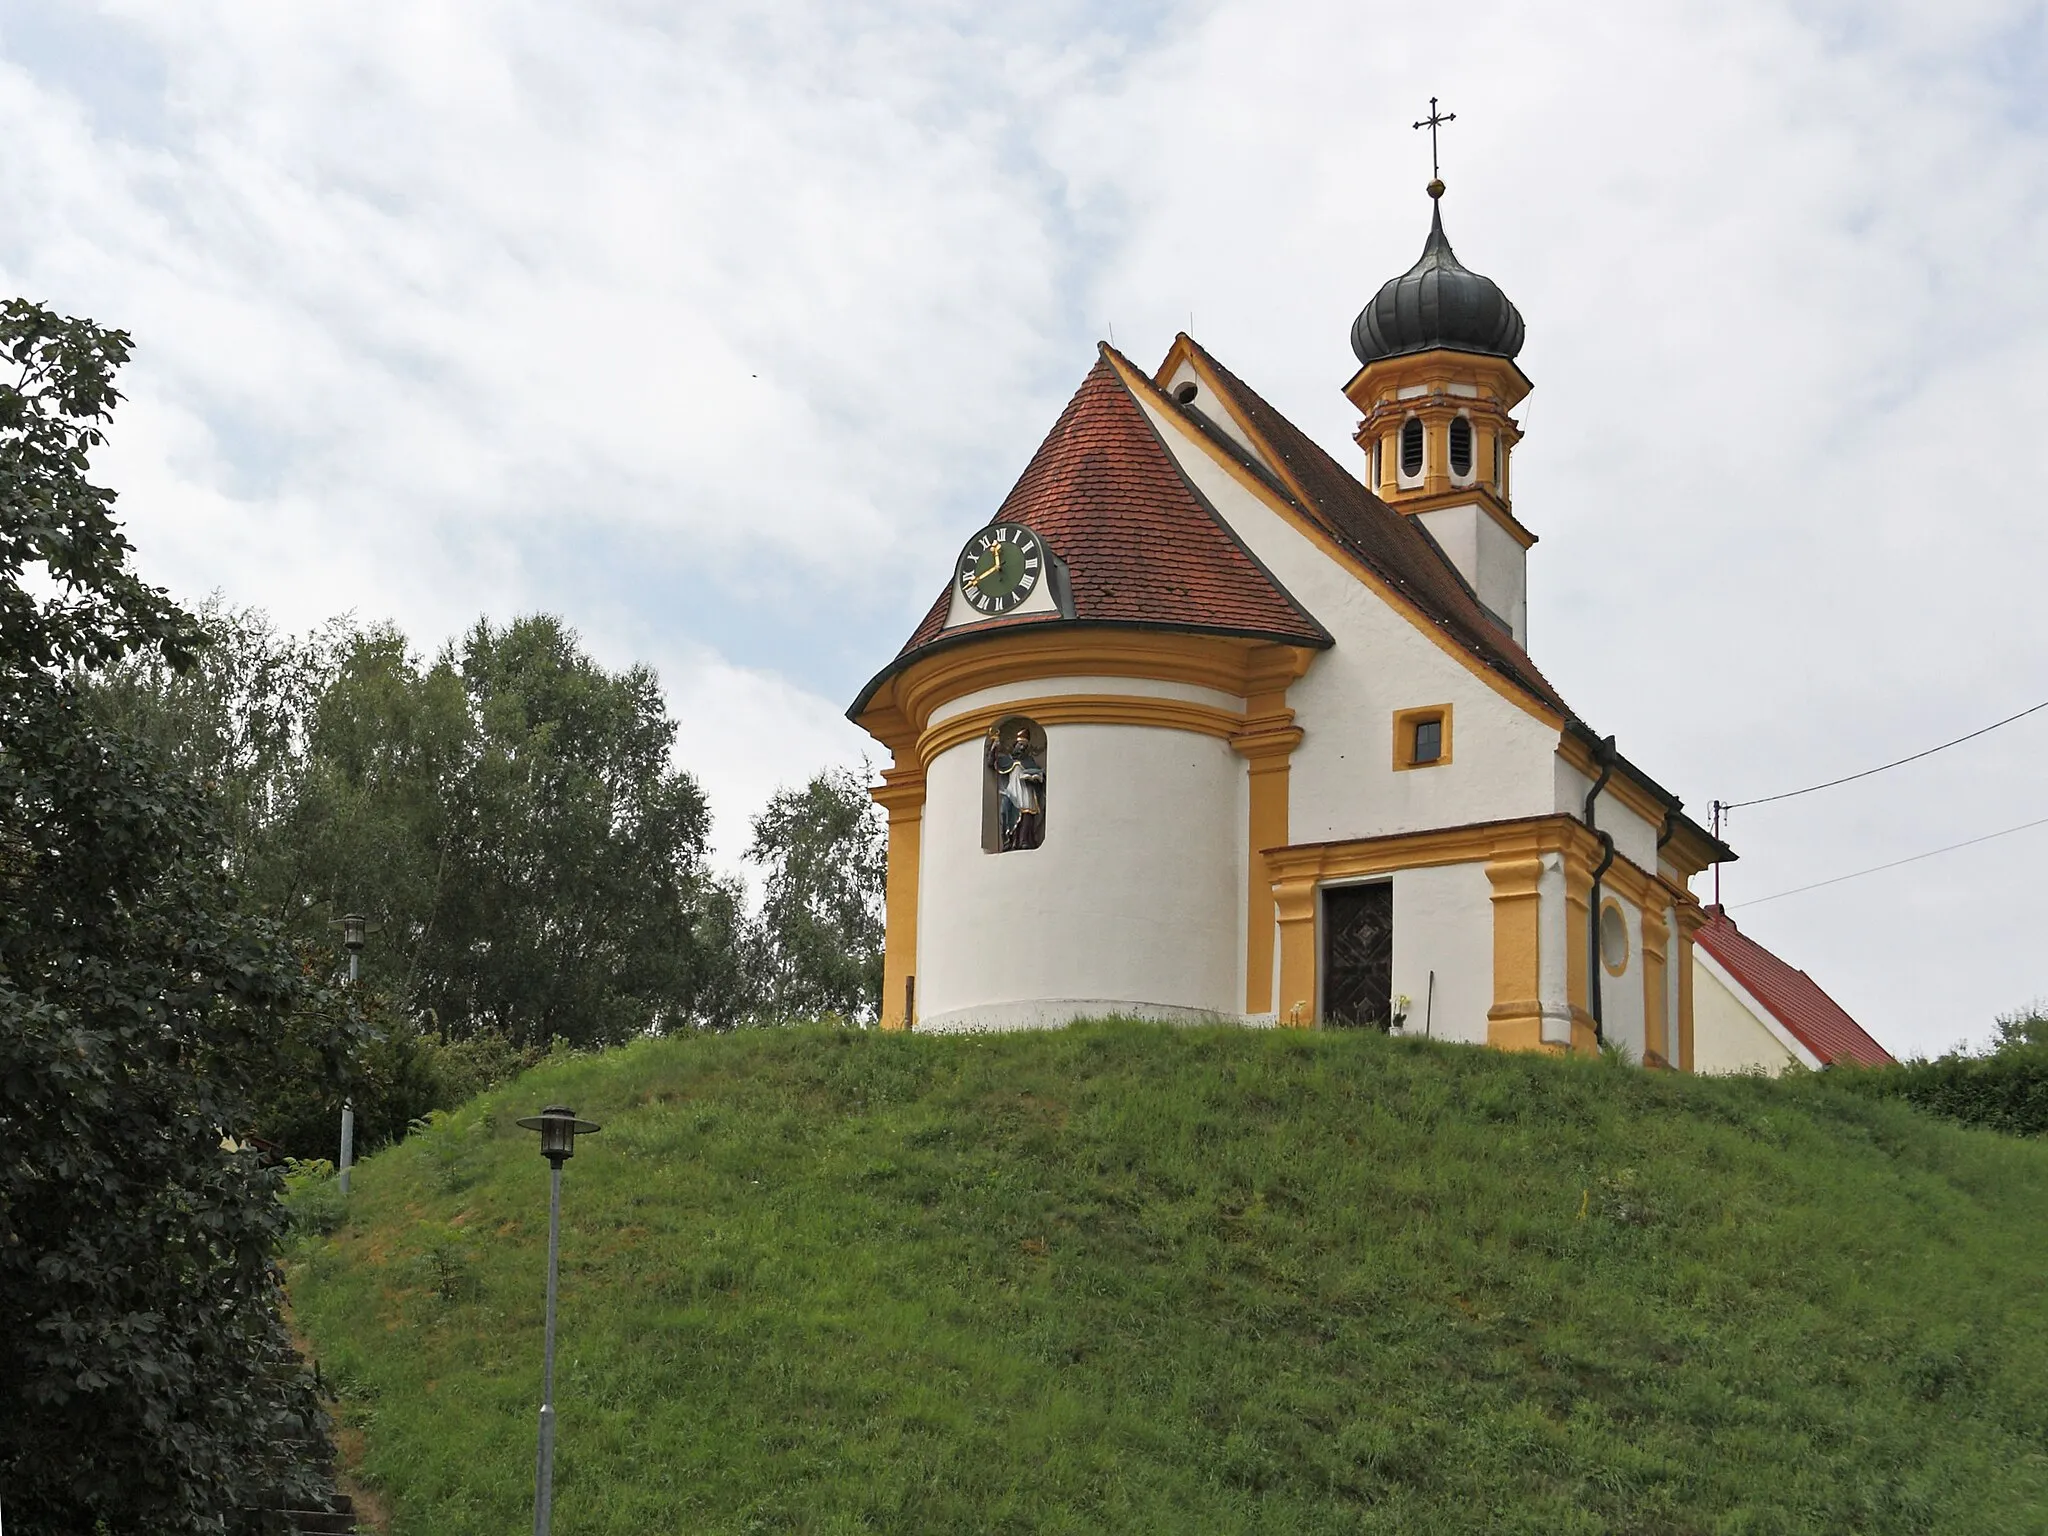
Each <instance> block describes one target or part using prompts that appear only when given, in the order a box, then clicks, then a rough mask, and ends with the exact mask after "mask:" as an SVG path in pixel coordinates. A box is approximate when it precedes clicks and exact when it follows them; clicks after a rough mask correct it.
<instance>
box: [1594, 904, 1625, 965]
mask: <svg viewBox="0 0 2048 1536" xmlns="http://www.w3.org/2000/svg"><path fill="white" fill-rule="evenodd" d="M1600 963H1601V964H1602V965H1604V966H1606V967H1607V974H1608V975H1610V976H1619V975H1620V974H1621V973H1622V972H1623V971H1625V970H1627V969H1628V920H1627V919H1626V918H1624V917H1623V916H1622V915H1621V908H1620V907H1618V906H1616V905H1615V904H1614V903H1613V902H1611V901H1610V902H1608V903H1607V905H1606V906H1604V907H1602V908H1601V909H1600Z"/></svg>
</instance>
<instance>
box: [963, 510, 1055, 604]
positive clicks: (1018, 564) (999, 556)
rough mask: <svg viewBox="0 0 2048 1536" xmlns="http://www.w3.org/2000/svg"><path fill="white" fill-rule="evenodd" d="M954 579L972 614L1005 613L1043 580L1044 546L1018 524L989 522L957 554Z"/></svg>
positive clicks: (1035, 535)
mask: <svg viewBox="0 0 2048 1536" xmlns="http://www.w3.org/2000/svg"><path fill="white" fill-rule="evenodd" d="M954 579H955V580H956V581H957V582H958V583H959V586H960V595H961V596H962V597H964V598H965V599H967V606H968V607H970V608H972V609H973V610H974V611H975V612H976V613H983V614H987V615H988V616H989V617H991V618H993V617H995V616H996V615H998V614H1004V613H1008V612H1010V611H1011V610H1012V609H1014V608H1015V607H1016V606H1017V605H1018V604H1019V603H1021V602H1023V601H1024V600H1025V599H1026V598H1027V597H1029V596H1030V595H1031V594H1032V593H1033V592H1036V591H1037V590H1038V584H1039V582H1041V581H1043V580H1044V579H1045V546H1044V545H1043V544H1041V543H1040V542H1039V541H1038V535H1037V534H1035V533H1033V532H1032V531H1031V530H1030V529H1029V528H1026V527H1025V526H1024V525H1023V524H1022V523H991V524H989V526H988V527H986V528H984V529H982V530H981V532H979V533H977V534H976V535H975V536H974V537H973V538H971V539H969V540H968V541H967V547H966V548H964V549H962V550H961V551H960V569H959V571H958V573H957V575H956V576H955V578H954Z"/></svg>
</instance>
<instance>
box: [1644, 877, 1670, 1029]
mask: <svg viewBox="0 0 2048 1536" xmlns="http://www.w3.org/2000/svg"><path fill="white" fill-rule="evenodd" d="M1670 937H1671V928H1670V925H1669V924H1668V923H1666V922H1665V921H1664V910H1663V908H1661V907H1657V906H1645V907H1644V908H1643V1065H1644V1066H1646V1067H1668V1066H1670V1065H1671V1031H1670V1022H1669V1020H1668V1019H1667V1017H1666V1015H1667V1013H1668V1012H1669V1009H1668V1008H1667V1007H1666V1006H1665V996H1664V993H1665V985H1664V958H1665V956H1664V950H1665V945H1666V944H1667V943H1669V942H1670Z"/></svg>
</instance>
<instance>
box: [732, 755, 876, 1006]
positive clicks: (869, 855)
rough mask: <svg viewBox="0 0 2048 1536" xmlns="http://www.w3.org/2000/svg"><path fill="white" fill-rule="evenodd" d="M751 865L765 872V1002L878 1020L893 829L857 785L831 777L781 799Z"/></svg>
mask: <svg viewBox="0 0 2048 1536" xmlns="http://www.w3.org/2000/svg"><path fill="white" fill-rule="evenodd" d="M747 858H748V859H749V860H750V861H751V862H753V863H756V864H760V865H762V866H764V867H765V868H766V870H767V890H766V893H765V895H764V898H763V900H762V904H761V921H760V930H759V935H758V938H757V941H756V942H757V945H758V952H757V957H756V960H755V969H756V973H757V977H756V984H757V988H758V991H759V994H760V1001H761V1002H762V1003H763V1004H765V1005H766V1006H768V1007H769V1008H771V1009H773V1010H774V1011H776V1012H779V1013H783V1014H796V1015H802V1014H818V1013H826V1012H832V1013H840V1014H844V1015H845V1016H846V1017H848V1018H854V1019H863V1020H866V1019H872V1018H874V1017H875V1016H876V1015H877V1013H878V1012H879V1011H880V1006H881V1001H882V886H883V879H884V876H885V873H886V871H887V866H888V849H887V828H886V824H885V823H884V821H883V819H882V813H881V810H880V808H879V807H877V806H876V805H875V803H874V801H873V800H871V799H870V798H869V797H868V793H867V790H866V789H865V788H863V787H862V784H861V781H860V779H859V778H858V777H857V776H855V775H854V774H852V773H850V772H848V771H847V770H845V769H843V768H838V769H827V770H826V771H824V772H823V773H820V774H818V775H817V776H816V777H815V778H813V779H812V780H811V782H810V783H808V784H806V785H805V786H804V787H803V788H802V789H785V790H780V791H778V792H777V793H776V795H775V798H774V799H772V800H771V801H769V802H768V808H767V809H766V810H764V811H763V812H761V814H760V815H758V816H756V817H755V818H754V840H753V843H752V845H751V846H750V847H749V848H748V849H747Z"/></svg>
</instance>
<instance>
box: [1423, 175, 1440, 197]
mask: <svg viewBox="0 0 2048 1536" xmlns="http://www.w3.org/2000/svg"><path fill="white" fill-rule="evenodd" d="M1422 190H1423V191H1425V192H1427V193H1428V194H1429V195H1430V196H1431V197H1442V196H1443V195H1444V184H1443V179H1442V178H1441V177H1439V178H1437V179H1436V180H1434V181H1432V182H1431V183H1430V184H1429V185H1428V186H1426V187H1424V188H1423V189H1422Z"/></svg>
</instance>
